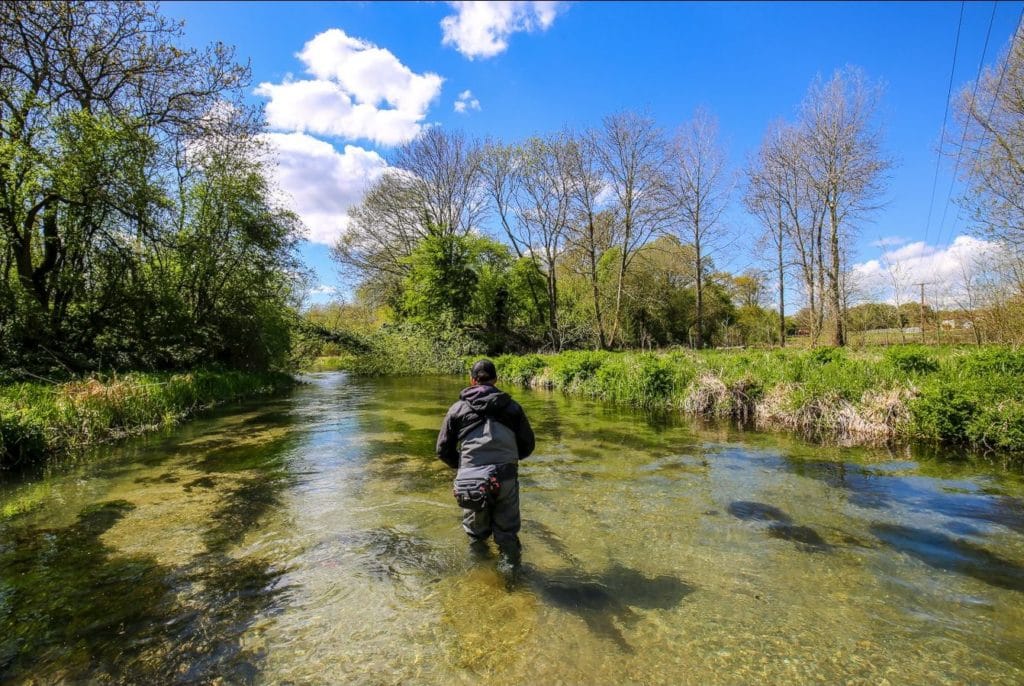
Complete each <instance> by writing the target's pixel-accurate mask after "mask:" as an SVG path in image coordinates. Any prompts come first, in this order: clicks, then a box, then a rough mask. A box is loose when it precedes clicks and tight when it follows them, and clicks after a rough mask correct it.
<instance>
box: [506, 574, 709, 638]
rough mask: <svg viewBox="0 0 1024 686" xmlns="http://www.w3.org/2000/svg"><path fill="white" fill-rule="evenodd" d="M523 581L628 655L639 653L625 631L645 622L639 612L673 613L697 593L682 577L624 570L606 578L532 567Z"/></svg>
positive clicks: (544, 598) (545, 599)
mask: <svg viewBox="0 0 1024 686" xmlns="http://www.w3.org/2000/svg"><path fill="white" fill-rule="evenodd" d="M522 580H523V581H524V582H525V585H526V586H527V587H528V588H530V589H532V590H533V591H534V592H535V593H536V594H537V595H538V596H539V597H541V598H542V599H543V600H544V601H545V602H547V603H550V604H551V605H553V606H555V607H557V608H559V609H562V610H566V611H568V612H571V613H573V614H575V615H577V616H578V617H579V618H580V619H582V620H583V621H584V622H585V623H586V625H587V628H588V629H590V631H592V632H593V633H594V634H596V635H597V636H601V637H602V638H606V639H609V640H611V641H612V642H614V643H615V644H616V645H617V646H618V647H619V649H620V650H622V651H623V652H626V653H632V652H634V650H633V647H632V646H631V645H630V644H629V643H628V642H627V641H626V638H625V636H623V634H622V631H621V629H619V625H623V626H627V627H628V626H632V625H634V624H635V623H636V622H637V621H638V620H639V619H640V615H639V614H638V613H637V612H636V610H635V609H634V608H641V609H647V610H655V609H660V610H668V609H671V608H673V607H676V606H677V605H679V604H680V603H681V602H682V601H683V598H685V597H686V596H688V595H690V594H691V593H693V592H694V591H695V590H696V588H695V587H694V586H692V585H691V584H689V583H687V582H685V581H683V580H682V579H679V578H677V577H674V576H671V575H668V574H662V575H659V576H655V577H648V576H644V575H643V574H641V573H640V572H637V571H635V570H633V569H629V568H628V567H624V566H622V565H619V564H615V565H612V566H611V567H609V568H608V569H607V570H605V571H604V572H602V573H601V574H586V573H581V572H579V571H576V570H563V571H557V572H551V573H549V572H542V571H540V570H538V569H534V568H532V567H529V566H527V567H526V568H525V569H524V573H523V576H522Z"/></svg>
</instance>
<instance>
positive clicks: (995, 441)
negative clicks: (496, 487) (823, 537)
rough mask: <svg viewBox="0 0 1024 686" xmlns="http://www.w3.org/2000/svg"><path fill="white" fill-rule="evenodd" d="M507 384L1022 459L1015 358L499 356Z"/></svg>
mask: <svg viewBox="0 0 1024 686" xmlns="http://www.w3.org/2000/svg"><path fill="white" fill-rule="evenodd" d="M495 362H496V364H497V366H498V374H499V376H500V377H501V378H502V379H504V380H505V381H506V382H511V383H516V384H520V385H524V386H528V387H535V388H536V387H542V388H549V389H557V390H560V391H563V392H565V393H569V394H573V395H582V396H587V397H592V398H599V399H602V400H605V401H609V402H613V403H620V404H626V405H632V406H637V407H644V408H649V409H659V410H669V411H677V412H682V413H684V414H687V415H690V416H693V417H699V418H706V419H732V420H736V421H738V422H740V423H741V424H743V425H746V426H750V427H752V428H757V429H766V430H779V429H782V430H788V431H796V432H799V433H800V434H803V435H805V436H808V437H812V438H816V439H825V440H835V441H841V442H844V443H848V444H870V443H882V442H887V441H894V440H910V439H918V440H926V441H933V442H936V443H945V444H955V445H965V446H968V447H970V448H972V449H976V450H982V451H1000V452H1012V453H1020V452H1024V352H1022V351H1019V350H1014V349H1011V348H1007V347H983V348H956V347H944V348H927V347H923V346H894V347H890V348H885V349H868V350H863V351H848V350H841V349H833V348H817V349H812V350H789V349H782V350H764V351H749V350H744V351H715V350H710V351H700V352H697V351H689V350H680V351H673V352H667V353H610V352H593V351H570V352H564V353H560V354H555V355H524V356H511V355H507V356H501V357H498V358H497V359H496V360H495Z"/></svg>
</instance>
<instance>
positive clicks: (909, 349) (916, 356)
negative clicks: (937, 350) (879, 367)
mask: <svg viewBox="0 0 1024 686" xmlns="http://www.w3.org/2000/svg"><path fill="white" fill-rule="evenodd" d="M884 357H885V359H886V360H887V361H888V362H889V364H891V365H892V366H893V367H894V368H896V369H897V370H899V371H901V372H905V373H907V374H930V373H932V372H937V371H938V370H939V362H938V360H936V359H935V358H934V357H933V356H932V355H931V354H929V352H928V349H927V348H925V347H924V346H922V345H897V346H893V347H891V348H888V349H887V350H886V351H885V353H884Z"/></svg>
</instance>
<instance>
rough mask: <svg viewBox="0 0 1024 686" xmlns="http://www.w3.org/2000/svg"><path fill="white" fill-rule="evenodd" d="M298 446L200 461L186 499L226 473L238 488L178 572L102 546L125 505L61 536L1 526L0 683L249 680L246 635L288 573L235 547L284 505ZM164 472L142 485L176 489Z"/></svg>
mask: <svg viewBox="0 0 1024 686" xmlns="http://www.w3.org/2000/svg"><path fill="white" fill-rule="evenodd" d="M264 420H266V418H264ZM275 421H278V420H277V419H275ZM295 440H296V437H295V435H294V434H293V433H286V434H285V435H283V436H278V435H274V436H272V437H271V439H270V440H269V441H267V442H266V443H260V442H253V443H249V444H245V443H239V444H238V445H234V446H230V445H222V446H220V447H214V448H212V449H211V450H210V451H209V452H208V453H207V454H205V455H200V456H199V457H200V459H199V461H198V466H199V467H200V468H202V469H204V470H205V471H207V472H209V473H210V476H203V477H200V478H198V479H195V480H193V481H191V482H189V483H187V484H183V485H182V489H183V490H184V491H189V490H191V489H194V488H204V489H216V488H218V482H219V480H218V479H216V478H215V476H214V475H215V474H218V473H230V474H231V479H230V481H231V483H232V488H231V489H230V490H227V491H225V492H224V493H223V494H222V496H221V497H220V498H219V499H218V507H217V509H216V510H215V511H214V512H213V513H212V514H211V515H210V520H209V521H210V526H209V527H208V528H207V530H206V531H205V532H204V533H203V535H202V540H203V541H204V543H205V550H204V551H202V552H200V553H198V554H197V555H195V556H194V557H192V558H191V559H188V560H187V561H185V562H184V563H183V564H180V565H177V566H175V565H167V564H161V563H160V562H158V561H157V559H156V558H155V557H153V556H150V555H140V554H132V553H123V552H121V551H119V550H117V549H116V548H113V547H111V546H109V545H108V544H106V543H105V542H104V541H103V540H102V536H103V534H104V533H105V532H106V531H108V530H109V529H111V528H112V527H113V526H114V525H115V524H117V522H118V521H120V520H121V519H122V518H124V517H125V516H127V515H128V514H129V513H131V512H133V511H134V510H135V509H136V506H135V505H133V504H132V503H129V502H127V501H124V500H114V501H108V502H103V503H100V504H96V505H91V506H89V507H86V508H85V509H83V510H82V511H81V512H80V513H79V515H78V518H77V520H76V521H75V522H74V523H73V524H71V525H69V526H66V527H63V528H38V527H35V526H32V525H29V524H24V525H16V524H15V522H14V521H9V522H8V523H7V524H5V525H0V681H6V680H8V679H10V680H12V681H18V680H24V679H37V680H41V681H43V682H50V681H54V682H81V683H97V682H99V683H108V682H109V683H208V682H211V681H216V680H224V681H226V682H229V683H252V682H254V681H255V680H256V679H257V677H258V673H259V665H260V663H261V660H262V657H263V655H262V653H261V652H260V651H259V650H256V649H253V648H250V647H247V646H246V645H244V644H243V643H242V636H243V634H244V632H245V631H246V629H247V628H248V627H250V626H251V625H252V624H253V622H254V621H256V619H257V618H258V617H260V616H267V615H270V614H273V613H274V612H275V611H276V610H277V608H278V606H279V602H280V601H281V600H282V599H283V598H282V594H283V593H285V592H286V591H287V588H285V587H284V586H283V585H282V584H281V578H282V574H284V572H285V571H287V570H285V569H283V568H281V567H280V566H279V565H276V564H274V563H272V562H271V561H268V560H265V559H262V558H258V557H254V556H250V557H243V558H238V557H236V556H234V555H232V554H230V550H229V549H230V547H231V546H232V545H233V544H236V543H238V542H240V541H241V540H242V539H243V538H244V536H245V535H246V534H247V533H248V532H249V531H251V530H252V529H253V528H254V527H256V526H258V525H259V524H260V522H261V520H262V519H263V517H264V516H265V515H266V514H267V513H268V512H270V511H271V510H273V509H275V508H277V507H278V506H279V504H280V494H281V492H282V490H283V489H285V488H287V486H288V484H289V483H291V480H292V477H291V476H290V474H289V472H288V471H287V457H286V454H287V451H288V449H289V448H290V447H291V446H293V445H294V441H295ZM193 451H194V448H193V449H192V450H190V451H189V452H193ZM113 471H114V472H115V473H117V472H118V469H114V470H113ZM167 476H168V475H167V474H163V475H161V476H158V477H156V478H142V479H139V480H136V482H137V483H139V484H141V485H146V484H150V483H160V484H169V483H175V482H176V481H177V480H176V479H171V478H166V477H167Z"/></svg>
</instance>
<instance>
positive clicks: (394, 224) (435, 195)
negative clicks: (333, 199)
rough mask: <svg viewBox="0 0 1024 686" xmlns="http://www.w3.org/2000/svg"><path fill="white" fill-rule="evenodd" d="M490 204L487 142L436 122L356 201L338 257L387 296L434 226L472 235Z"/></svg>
mask: <svg viewBox="0 0 1024 686" xmlns="http://www.w3.org/2000/svg"><path fill="white" fill-rule="evenodd" d="M485 209H486V194H485V188H484V176H483V170H482V154H481V150H480V146H479V145H477V144H475V143H472V142H470V141H468V140H467V139H466V138H465V136H464V135H463V134H461V133H458V132H446V131H443V130H441V129H439V128H429V129H427V130H426V131H424V132H423V134H421V135H420V136H419V137H418V138H416V139H415V140H412V141H410V142H409V143H406V144H405V145H403V146H401V147H399V148H398V149H397V150H396V151H395V153H394V155H393V156H392V159H391V166H390V167H389V168H388V169H387V171H386V172H385V173H384V174H383V175H382V176H381V177H380V178H379V179H378V180H377V181H376V182H375V183H374V184H373V185H372V186H371V187H370V189H369V190H368V191H367V193H366V195H365V196H364V197H363V200H362V202H361V203H360V204H358V205H356V206H354V207H352V208H350V209H349V224H348V227H347V229H346V231H345V233H344V234H342V236H341V237H340V238H339V239H338V241H337V242H336V243H335V245H334V247H333V250H332V257H333V258H334V260H335V261H336V262H338V264H339V265H340V267H341V270H342V272H343V273H344V274H345V275H346V276H348V277H350V278H354V279H355V280H357V281H359V282H361V283H363V284H367V285H370V284H372V285H373V286H374V287H373V288H372V289H370V290H372V291H373V292H374V294H375V297H374V298H372V299H373V300H378V301H386V300H388V299H389V298H390V297H391V296H393V295H394V291H395V288H396V284H397V283H398V282H400V281H401V279H402V277H403V276H404V275H405V274H406V272H407V266H406V264H405V258H406V257H408V256H409V254H410V253H411V252H412V250H413V248H414V247H415V246H416V244H417V243H418V242H419V241H420V240H421V239H422V238H424V237H426V236H427V235H429V234H431V233H435V232H439V233H441V234H444V235H459V236H464V235H466V234H468V233H469V232H470V231H471V230H473V229H475V228H477V227H478V226H479V225H480V222H481V220H482V218H483V214H484V211H485Z"/></svg>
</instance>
